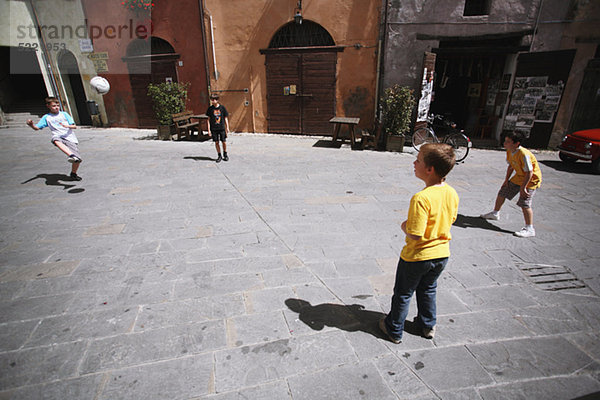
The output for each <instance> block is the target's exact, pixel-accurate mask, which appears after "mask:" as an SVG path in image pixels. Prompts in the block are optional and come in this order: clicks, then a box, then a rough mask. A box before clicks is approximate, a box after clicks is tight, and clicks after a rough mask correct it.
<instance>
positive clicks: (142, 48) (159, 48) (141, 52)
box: [127, 36, 175, 57]
mask: <svg viewBox="0 0 600 400" xmlns="http://www.w3.org/2000/svg"><path fill="white" fill-rule="evenodd" d="M148 45H150V47H148ZM172 53H175V49H173V46H171V44H170V43H169V42H167V41H166V40H164V39H161V38H159V37H154V36H152V37H151V38H150V41H149V42H148V40H142V39H137V40H134V41H133V42H131V43H130V44H129V46H127V57H139V56H148V55H150V54H172Z"/></svg>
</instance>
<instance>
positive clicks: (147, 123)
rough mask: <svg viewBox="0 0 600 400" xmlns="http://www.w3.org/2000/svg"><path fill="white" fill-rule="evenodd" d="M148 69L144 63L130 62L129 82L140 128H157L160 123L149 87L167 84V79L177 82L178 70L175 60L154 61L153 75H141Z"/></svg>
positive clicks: (152, 66) (152, 65)
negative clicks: (149, 94) (149, 93)
mask: <svg viewBox="0 0 600 400" xmlns="http://www.w3.org/2000/svg"><path fill="white" fill-rule="evenodd" d="M145 62H147V61H145ZM146 67H147V65H145V64H143V63H136V62H129V63H128V68H129V81H130V83H131V91H132V94H133V101H134V104H135V110H136V114H137V118H138V127H139V128H156V126H157V125H158V121H157V120H156V117H155V116H154V110H153V108H152V99H151V98H150V96H148V85H149V84H150V83H162V82H165V81H166V79H167V78H170V79H171V80H172V81H173V82H177V70H176V68H175V61H173V60H165V61H159V62H154V61H153V62H152V64H151V70H152V74H147V73H139V72H140V71H144V69H146Z"/></svg>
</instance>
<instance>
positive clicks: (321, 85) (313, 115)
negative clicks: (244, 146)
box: [266, 51, 337, 135]
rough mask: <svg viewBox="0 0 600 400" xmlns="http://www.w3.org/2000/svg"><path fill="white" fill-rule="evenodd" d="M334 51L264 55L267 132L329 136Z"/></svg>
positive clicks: (334, 62) (332, 100)
mask: <svg viewBox="0 0 600 400" xmlns="http://www.w3.org/2000/svg"><path fill="white" fill-rule="evenodd" d="M336 62H337V53H336V52H327V51H325V52H285V53H270V54H267V55H266V66H267V68H266V70H267V107H268V121H269V128H268V130H269V132H271V133H294V134H305V135H331V134H332V126H331V124H330V123H329V120H330V119H331V118H332V117H333V116H334V115H335V83H336V81H335V72H336Z"/></svg>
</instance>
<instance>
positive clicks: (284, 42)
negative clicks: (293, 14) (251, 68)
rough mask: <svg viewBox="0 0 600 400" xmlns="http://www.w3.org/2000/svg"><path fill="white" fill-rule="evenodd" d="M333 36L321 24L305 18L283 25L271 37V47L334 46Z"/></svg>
mask: <svg viewBox="0 0 600 400" xmlns="http://www.w3.org/2000/svg"><path fill="white" fill-rule="evenodd" d="M334 45H335V42H334V41H333V38H332V37H331V35H330V34H329V32H327V30H325V28H323V27H322V26H321V25H319V24H317V23H314V22H311V21H306V20H304V21H303V23H302V24H296V23H295V22H290V23H288V24H286V25H284V26H282V27H281V28H280V29H279V30H278V31H277V32H276V33H275V35H274V36H273V39H271V43H269V48H270V49H276V48H281V47H313V46H334Z"/></svg>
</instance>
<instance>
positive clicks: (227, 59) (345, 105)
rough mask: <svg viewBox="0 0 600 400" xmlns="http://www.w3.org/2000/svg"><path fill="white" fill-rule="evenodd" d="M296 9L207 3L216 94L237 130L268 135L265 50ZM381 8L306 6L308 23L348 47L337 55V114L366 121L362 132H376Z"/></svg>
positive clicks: (283, 1) (291, 0) (320, 1)
mask: <svg viewBox="0 0 600 400" xmlns="http://www.w3.org/2000/svg"><path fill="white" fill-rule="evenodd" d="M297 3H298V2H297V0H229V1H227V5H226V6H224V5H223V1H222V0H205V1H204V5H205V11H206V28H207V36H206V38H207V43H208V45H207V48H208V53H209V57H208V59H209V70H210V77H211V89H212V90H222V91H223V92H221V103H223V104H224V105H226V107H227V109H228V110H229V112H230V114H231V116H230V125H231V129H232V130H234V131H238V132H240V131H245V132H266V131H267V119H266V117H267V98H266V73H265V56H264V55H262V54H260V49H264V48H267V47H268V45H269V42H270V41H271V38H272V37H273V35H274V34H275V33H276V32H277V30H278V29H279V28H281V26H283V25H285V24H286V23H288V22H290V21H292V20H293V18H294V14H295V9H296V5H297ZM380 4H381V3H380V2H379V1H364V0H304V1H302V15H303V17H304V19H306V20H311V21H313V22H316V23H318V24H320V25H321V26H322V27H323V28H325V29H326V30H327V31H328V32H329V34H330V35H331V36H332V37H333V39H334V41H335V44H336V46H344V47H346V48H345V49H344V51H343V52H341V53H338V54H339V55H338V63H337V89H336V90H337V94H336V112H337V114H338V115H342V116H359V117H361V123H360V125H361V127H363V128H371V127H372V124H373V116H374V113H375V110H374V107H375V86H376V69H377V44H378V33H379V20H380V18H379V16H380ZM211 18H212V32H211ZM212 42H214V49H215V51H214V54H213V51H212V46H213V44H212ZM215 64H216V70H217V72H218V76H216V75H215V67H214V65H215ZM246 88H247V89H248V92H247V93H246V92H244V89H246ZM245 102H247V104H248V105H245Z"/></svg>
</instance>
